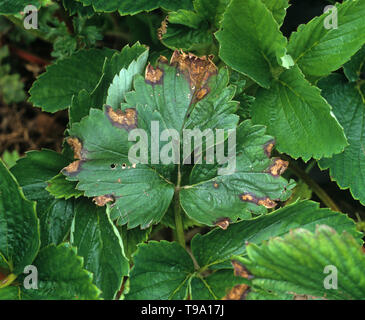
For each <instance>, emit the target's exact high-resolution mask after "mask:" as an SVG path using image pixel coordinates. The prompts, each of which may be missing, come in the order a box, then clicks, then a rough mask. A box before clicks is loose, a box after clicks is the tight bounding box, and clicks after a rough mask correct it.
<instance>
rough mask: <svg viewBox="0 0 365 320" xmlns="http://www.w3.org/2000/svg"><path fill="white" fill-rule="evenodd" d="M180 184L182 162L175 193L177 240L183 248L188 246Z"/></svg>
mask: <svg viewBox="0 0 365 320" xmlns="http://www.w3.org/2000/svg"><path fill="white" fill-rule="evenodd" d="M180 185H181V170H180V164H178V169H177V184H176V187H175V194H174V202H175V203H174V204H175V208H174V209H175V210H174V211H175V227H176V236H177V241H178V242H179V243H180V244H181V246H182V247H183V248H185V247H186V246H185V235H184V226H183V221H182V217H181V205H180Z"/></svg>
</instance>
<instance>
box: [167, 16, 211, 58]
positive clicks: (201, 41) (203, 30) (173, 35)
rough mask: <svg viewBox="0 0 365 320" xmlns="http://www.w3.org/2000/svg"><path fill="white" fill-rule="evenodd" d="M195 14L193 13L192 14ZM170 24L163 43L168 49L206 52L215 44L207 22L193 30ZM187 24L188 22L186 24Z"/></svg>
mask: <svg viewBox="0 0 365 320" xmlns="http://www.w3.org/2000/svg"><path fill="white" fill-rule="evenodd" d="M192 13H193V12H192ZM181 23H182V21H181V20H180V21H179V24H173V23H171V24H169V25H168V28H167V31H166V33H164V34H163V36H162V38H161V42H162V43H163V44H164V45H165V46H166V47H168V48H170V49H172V50H174V49H182V50H185V51H199V52H200V51H206V50H205V49H207V48H210V47H211V45H212V44H213V35H212V33H211V31H210V30H209V25H208V23H207V22H206V21H202V22H201V23H200V25H199V27H198V28H196V29H193V28H190V27H187V26H184V25H182V24H181ZM185 23H187V22H185Z"/></svg>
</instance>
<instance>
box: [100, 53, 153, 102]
mask: <svg viewBox="0 0 365 320" xmlns="http://www.w3.org/2000/svg"><path fill="white" fill-rule="evenodd" d="M147 57H148V50H146V51H145V52H144V53H142V54H141V55H140V56H139V57H138V58H137V60H133V61H132V62H131V63H130V64H129V66H128V68H123V69H122V70H121V71H120V73H119V74H117V75H116V76H115V77H114V79H113V82H112V84H111V85H110V87H109V89H108V96H107V98H106V103H107V104H108V105H110V106H111V107H112V108H113V109H118V108H119V107H120V105H121V103H122V102H124V95H125V93H126V92H128V91H130V90H131V89H132V82H133V79H134V76H135V75H136V74H141V73H142V71H143V70H144V68H145V66H146V62H147Z"/></svg>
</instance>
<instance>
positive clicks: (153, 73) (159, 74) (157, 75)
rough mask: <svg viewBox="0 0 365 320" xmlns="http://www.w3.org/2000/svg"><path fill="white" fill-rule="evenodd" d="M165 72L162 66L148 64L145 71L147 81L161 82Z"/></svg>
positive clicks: (151, 82) (150, 82)
mask: <svg viewBox="0 0 365 320" xmlns="http://www.w3.org/2000/svg"><path fill="white" fill-rule="evenodd" d="M163 74H164V73H163V70H162V69H161V68H159V67H156V68H154V67H153V66H152V65H151V64H148V66H147V68H146V73H145V81H146V82H147V83H149V84H161V83H162V81H163Z"/></svg>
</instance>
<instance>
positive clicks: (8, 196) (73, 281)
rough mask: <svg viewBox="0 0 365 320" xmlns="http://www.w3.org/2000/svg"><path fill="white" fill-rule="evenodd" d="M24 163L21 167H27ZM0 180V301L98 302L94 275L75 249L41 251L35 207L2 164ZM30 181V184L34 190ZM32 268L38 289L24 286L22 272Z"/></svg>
mask: <svg viewBox="0 0 365 320" xmlns="http://www.w3.org/2000/svg"><path fill="white" fill-rule="evenodd" d="M33 155H34V154H33ZM37 156H38V155H35V156H34V158H37ZM32 160H34V159H31V158H30V159H28V160H24V161H27V162H30V161H32ZM38 160H39V159H38ZM24 161H23V163H22V164H21V165H26V163H24ZM48 169H51V168H48ZM46 174H47V173H44V175H46ZM0 178H1V179H0V182H1V183H0V208H1V210H0V232H1V235H2V236H1V240H0V267H1V270H2V272H4V271H5V275H6V277H5V279H2V282H1V285H0V297H1V299H96V298H98V296H99V289H98V288H97V287H95V286H94V285H93V284H92V274H91V273H89V272H87V271H86V270H84V269H83V262H82V259H81V258H80V257H78V256H76V250H75V249H74V248H71V247H70V246H69V245H68V244H65V243H64V244H60V245H59V246H57V247H56V246H55V245H50V246H47V247H45V248H43V249H41V250H39V247H40V239H42V237H40V228H39V220H38V218H37V214H36V210H35V209H36V203H35V202H32V201H29V200H27V199H26V198H25V197H24V194H23V192H22V189H21V188H20V187H19V185H18V183H17V182H16V180H15V178H14V176H13V175H12V174H11V173H10V172H9V171H8V170H7V169H6V168H5V166H4V164H3V163H2V161H0ZM25 180H26V179H25ZM30 180H31V178H30V179H29V180H27V182H28V183H29V184H28V187H30V188H31V186H30V185H31V182H30ZM33 186H34V184H33ZM41 231H42V230H41ZM52 236H54V234H53V233H52ZM42 244H43V243H42ZM29 265H32V266H33V267H35V268H36V269H37V274H38V276H37V280H36V281H37V283H36V285H37V288H36V289H35V288H31V289H27V288H26V287H25V286H23V285H21V283H22V282H23V281H22V280H25V279H24V275H23V272H25V270H26V269H25V268H26V267H27V266H29Z"/></svg>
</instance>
